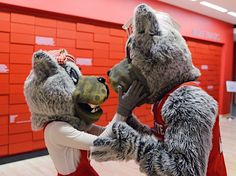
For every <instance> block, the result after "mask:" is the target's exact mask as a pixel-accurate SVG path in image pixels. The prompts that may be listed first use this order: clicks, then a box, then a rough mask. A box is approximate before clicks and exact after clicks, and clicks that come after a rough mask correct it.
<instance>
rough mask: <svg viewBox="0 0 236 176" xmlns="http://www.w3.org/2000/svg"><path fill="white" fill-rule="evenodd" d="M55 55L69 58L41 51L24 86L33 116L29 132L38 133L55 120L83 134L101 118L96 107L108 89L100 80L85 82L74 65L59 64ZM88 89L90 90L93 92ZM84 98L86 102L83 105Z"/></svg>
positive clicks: (35, 57)
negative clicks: (97, 97) (96, 97)
mask: <svg viewBox="0 0 236 176" xmlns="http://www.w3.org/2000/svg"><path fill="white" fill-rule="evenodd" d="M55 51H60V53H62V54H68V53H67V52H66V51H65V50H54V51H42V50H40V51H37V52H35V53H34V54H33V60H32V63H33V65H32V70H31V72H30V74H29V76H28V77H27V79H26V81H25V84H24V94H25V97H26V101H27V104H28V106H29V109H30V112H31V115H32V129H33V130H40V129H42V128H43V127H45V125H46V124H47V123H49V122H51V121H55V120H57V121H65V122H68V123H70V124H71V125H72V126H73V127H74V128H76V129H79V130H86V129H88V128H89V126H90V125H91V123H92V122H94V121H96V120H98V118H99V117H100V115H101V114H102V110H101V109H100V108H99V105H100V104H101V103H103V102H104V101H105V99H106V98H107V96H108V89H107V86H106V85H105V81H103V82H102V81H99V80H100V79H101V78H97V77H95V76H91V77H89V81H86V80H87V77H85V78H84V76H82V74H81V72H80V70H79V68H78V67H77V66H76V64H75V63H73V62H70V61H66V62H65V63H64V64H62V65H61V64H58V60H57V59H56V55H55V53H56V52H55ZM80 79H82V80H83V81H82V82H81V81H80ZM91 84H92V85H91ZM81 87H85V88H84V89H85V90H86V91H87V92H86V93H84V92H85V90H84V91H81V90H80V88H81ZM89 87H93V91H91V90H90V89H89ZM94 87H95V88H94ZM96 87H99V88H98V89H96ZM101 91H102V92H103V93H100V92H101ZM98 94H99V95H100V97H99V101H97V102H96V101H94V96H97V95H98ZM84 96H86V102H85V101H82V100H84V99H85V97H84ZM91 99H92V100H93V101H92V103H91V102H90V100H91ZM90 103H91V104H90ZM78 107H80V111H79V112H78V111H77V109H78ZM90 118H91V119H92V120H91V119H90Z"/></svg>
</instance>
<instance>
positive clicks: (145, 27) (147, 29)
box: [134, 4, 159, 35]
mask: <svg viewBox="0 0 236 176" xmlns="http://www.w3.org/2000/svg"><path fill="white" fill-rule="evenodd" d="M134 24H135V26H134V33H138V34H143V33H148V34H150V35H157V34H158V33H159V24H158V21H157V18H156V14H155V11H153V10H152V9H151V8H149V7H148V6H147V5H146V4H141V5H139V6H137V8H136V9H135V12H134Z"/></svg>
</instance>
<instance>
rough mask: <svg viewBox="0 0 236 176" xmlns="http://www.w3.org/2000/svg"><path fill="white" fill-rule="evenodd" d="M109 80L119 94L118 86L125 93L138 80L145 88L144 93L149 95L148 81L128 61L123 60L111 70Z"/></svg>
mask: <svg viewBox="0 0 236 176" xmlns="http://www.w3.org/2000/svg"><path fill="white" fill-rule="evenodd" d="M109 80H110V84H111V87H112V89H113V90H114V91H115V92H118V85H120V86H122V89H123V91H124V92H126V91H127V90H128V89H129V87H130V85H131V84H132V83H133V82H134V81H135V80H138V81H140V82H141V83H142V84H143V86H144V89H143V92H142V93H148V94H149V88H148V86H147V81H146V79H145V78H144V76H143V75H142V73H141V72H140V71H139V70H138V69H137V68H136V67H134V66H133V65H132V64H130V63H128V61H127V59H124V60H122V61H121V62H120V63H119V64H117V65H115V66H114V67H113V68H112V69H111V70H110V72H109Z"/></svg>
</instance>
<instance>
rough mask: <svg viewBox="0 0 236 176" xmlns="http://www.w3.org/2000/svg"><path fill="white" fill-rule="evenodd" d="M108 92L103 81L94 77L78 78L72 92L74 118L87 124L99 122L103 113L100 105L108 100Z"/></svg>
mask: <svg viewBox="0 0 236 176" xmlns="http://www.w3.org/2000/svg"><path fill="white" fill-rule="evenodd" d="M108 94H109V90H108V87H107V85H106V84H105V81H104V82H103V81H101V78H98V77H95V76H80V78H79V82H78V84H77V85H76V89H75V91H74V92H73V95H72V97H73V101H74V104H75V111H76V116H78V117H80V118H81V119H83V120H84V121H85V122H86V123H87V124H91V123H94V122H96V121H98V120H99V117H100V116H101V115H102V113H103V111H102V109H101V108H100V105H101V104H102V103H103V102H104V101H105V100H106V99H107V98H108Z"/></svg>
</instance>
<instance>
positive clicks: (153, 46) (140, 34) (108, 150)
mask: <svg viewBox="0 0 236 176" xmlns="http://www.w3.org/2000/svg"><path fill="white" fill-rule="evenodd" d="M127 59H128V61H129V64H133V65H134V66H135V67H136V68H138V69H139V70H140V72H141V73H142V74H143V75H144V77H145V78H146V79H147V84H148V87H149V90H150V92H151V96H150V97H149V99H148V100H147V102H148V103H150V104H152V103H155V102H158V101H160V100H161V99H162V98H163V96H164V95H165V94H166V93H167V92H169V91H170V90H171V89H173V88H174V87H175V86H177V85H180V84H182V83H185V82H189V81H194V80H196V79H197V78H198V77H199V76H200V72H199V70H198V69H197V68H195V67H194V66H193V64H192V58H191V53H190V51H189V49H188V47H187V45H186V42H185V40H184V39H183V38H182V36H181V35H180V33H179V32H178V30H177V29H176V28H175V27H174V25H173V23H172V21H171V20H170V18H169V17H168V16H166V15H161V13H159V14H156V13H155V12H154V11H153V10H152V9H151V8H150V7H149V6H147V5H146V4H141V5H139V6H138V7H137V8H136V10H135V14H134V33H133V34H132V35H131V36H130V38H129V40H128V43H127ZM112 69H114V68H112ZM112 69H111V71H112ZM113 71H114V70H113ZM217 111H218V108H217V102H216V101H215V100H214V99H213V98H212V97H211V96H210V95H208V94H207V93H206V92H204V91H203V90H202V89H200V88H198V87H194V86H183V87H179V88H178V89H176V90H175V91H174V92H172V93H171V94H170V96H169V97H168V99H167V100H166V102H165V103H164V106H163V108H162V110H161V113H162V117H163V119H164V121H165V123H166V127H167V128H166V131H165V134H164V141H160V140H158V139H157V138H155V137H154V136H152V135H150V134H148V133H143V131H142V128H145V129H146V127H144V126H143V125H142V124H141V123H140V124H139V122H138V121H137V120H135V117H131V118H129V119H128V121H127V123H128V124H129V125H130V126H129V125H127V124H126V123H116V124H114V126H113V133H114V136H111V137H106V138H98V139H97V140H96V141H95V142H94V145H95V147H94V148H93V152H92V156H93V158H94V159H95V160H96V161H108V160H130V159H133V160H135V161H136V162H137V163H138V164H139V166H140V171H141V172H144V173H146V175H148V176H205V175H206V169H207V163H208V157H209V153H210V150H211V141H212V128H213V126H214V123H215V119H216V116H217V113H218V112H217ZM132 127H133V128H132ZM145 131H146V130H145Z"/></svg>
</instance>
